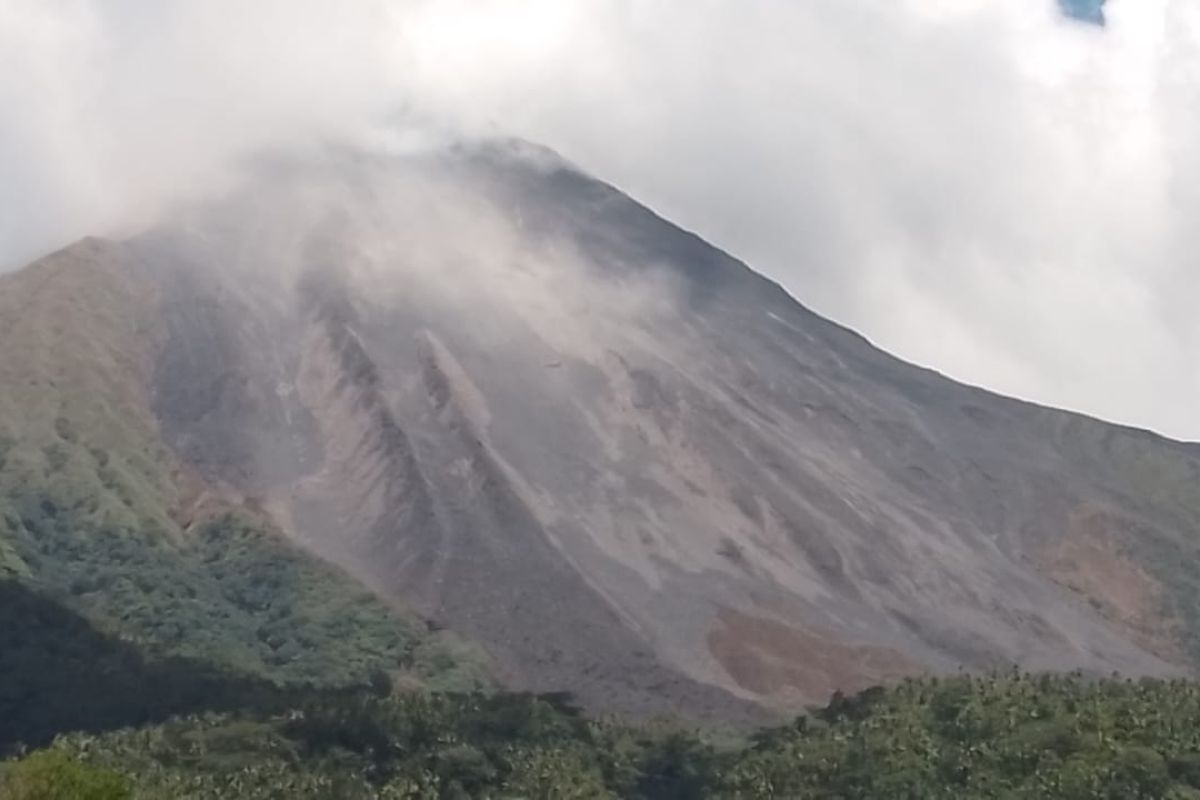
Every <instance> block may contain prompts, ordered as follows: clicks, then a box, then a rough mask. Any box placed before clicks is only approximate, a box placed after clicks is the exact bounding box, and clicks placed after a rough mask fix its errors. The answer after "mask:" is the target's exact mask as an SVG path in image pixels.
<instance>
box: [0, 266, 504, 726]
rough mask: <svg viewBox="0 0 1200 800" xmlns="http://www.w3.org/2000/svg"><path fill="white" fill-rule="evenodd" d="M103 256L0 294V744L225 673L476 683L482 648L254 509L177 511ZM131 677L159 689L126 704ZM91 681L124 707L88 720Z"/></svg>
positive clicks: (132, 299)
mask: <svg viewBox="0 0 1200 800" xmlns="http://www.w3.org/2000/svg"><path fill="white" fill-rule="evenodd" d="M110 247H112V246H110V245H103V244H99V243H96V244H88V243H85V244H84V245H81V246H77V247H76V248H72V249H71V250H69V251H64V253H63V254H60V255H58V256H56V257H51V259H50V260H49V261H50V262H51V263H46V262H43V263H42V264H39V265H37V266H35V267H33V268H31V269H28V270H25V271H24V272H22V273H19V274H17V275H14V276H9V277H6V278H4V279H3V281H4V285H3V291H0V319H2V320H4V325H3V330H0V335H3V336H4V347H3V348H0V594H2V595H3V598H4V600H5V602H4V603H3V604H0V645H2V646H0V720H3V724H0V749H2V748H3V747H5V746H7V745H11V744H12V743H14V742H16V741H24V742H26V743H38V742H39V741H41V740H43V739H44V738H45V737H47V736H49V735H51V734H53V733H54V732H57V731H58V730H68V729H72V728H89V727H92V728H94V727H97V726H98V725H100V723H99V722H98V719H97V718H99V719H100V720H103V721H104V724H108V723H115V722H125V723H135V722H139V721H144V720H145V719H152V718H157V717H161V716H162V715H164V714H167V713H177V712H179V711H182V710H189V709H195V708H197V707H199V708H203V707H204V706H203V705H201V706H197V705H196V704H194V703H188V702H183V701H182V700H181V698H180V696H179V693H180V692H184V691H185V685H186V683H187V682H188V680H191V679H192V678H194V677H195V676H197V675H209V676H210V678H209V679H206V680H207V683H206V684H205V685H207V686H210V687H215V686H217V685H218V683H220V684H222V685H224V684H228V682H229V681H228V680H227V676H228V675H236V676H238V680H239V681H242V682H243V683H250V682H253V681H264V682H266V683H268V684H271V685H277V686H312V687H347V686H364V685H367V684H368V683H370V682H371V681H372V680H378V677H379V676H380V675H384V676H387V677H388V679H389V680H398V681H408V682H410V683H412V684H414V685H423V686H428V687H431V688H445V689H457V690H478V689H480V688H482V687H485V686H487V685H488V684H489V678H488V676H487V669H486V663H485V659H484V658H483V656H482V655H481V654H480V652H479V651H477V650H476V649H475V648H472V647H469V646H467V645H466V644H464V643H462V642H461V641H458V640H456V639H455V638H454V637H453V636H451V635H449V634H447V633H443V632H434V631H430V630H429V629H428V628H427V626H426V625H425V623H424V622H423V621H422V620H419V619H417V618H415V617H413V616H411V615H407V614H404V613H402V612H400V611H397V610H395V609H393V608H390V607H388V606H387V605H385V604H384V603H383V602H381V601H380V600H378V599H377V598H376V597H375V596H374V595H373V594H371V593H370V592H368V591H367V590H366V589H365V588H364V587H362V586H361V585H359V584H358V583H357V582H355V581H354V580H353V579H351V578H350V577H348V576H346V575H345V574H344V573H342V572H340V571H339V570H337V569H335V568H333V567H332V566H329V565H327V564H325V563H323V562H321V561H319V560H317V559H315V558H314V557H312V556H310V555H308V554H307V553H305V552H303V551H301V550H299V549H297V548H295V547H293V546H292V545H291V544H290V543H289V542H288V541H287V540H286V539H285V538H284V537H283V536H282V535H281V534H280V533H279V532H278V531H277V530H276V529H274V528H273V526H272V525H271V524H270V523H269V521H268V520H267V519H266V518H265V517H264V516H263V515H261V514H258V513H254V512H253V511H251V510H245V509H241V508H237V507H234V506H232V505H229V506H228V507H227V508H225V509H224V510H222V509H221V507H220V505H219V504H218V505H217V507H216V510H212V509H210V510H209V511H208V512H207V513H205V514H204V515H201V516H198V517H197V518H196V519H195V520H188V521H186V522H184V521H179V520H177V519H176V517H177V516H178V513H177V510H178V508H179V505H180V496H181V494H182V492H181V490H180V489H179V487H178V485H177V484H178V482H179V479H178V476H179V474H180V471H179V466H178V464H177V463H176V462H175V460H174V459H173V456H172V455H171V454H170V453H168V452H167V451H166V450H165V449H164V448H163V447H162V446H161V444H160V443H159V440H158V436H157V430H156V427H155V424H154V421H153V418H152V416H151V414H150V412H149V410H148V408H147V401H146V398H145V394H146V392H145V388H144V385H143V378H144V374H145V371H146V369H147V367H146V362H147V360H148V359H149V358H150V354H151V352H152V349H153V344H154V341H155V333H154V331H153V329H152V328H150V327H149V326H148V325H147V324H146V323H144V322H143V318H144V317H148V316H149V314H147V313H146V311H145V309H147V308H148V306H150V305H152V303H153V301H154V298H153V297H152V296H146V293H145V292H144V291H142V289H141V288H140V287H139V284H138V283H137V282H136V281H135V280H134V279H133V277H132V276H131V275H130V274H128V271H127V270H122V269H119V268H118V267H117V266H115V265H110V264H109V262H110V261H112V260H115V259H114V258H110V257H109V256H108V255H107V253H108V250H109V248H110ZM184 665H185V666H186V668H183V666H184ZM105 669H107V670H108V672H107V673H106V672H105V671H104V670H105ZM184 675H186V676H188V680H183V679H182V678H183V676H184ZM138 681H142V682H145V681H150V684H151V685H152V686H154V687H156V691H158V692H160V693H161V694H162V695H163V696H161V697H152V698H148V699H147V698H140V699H139V697H138V686H137V682H138ZM89 684H91V685H92V686H93V687H94V686H104V687H106V688H107V689H108V690H109V692H110V694H112V696H113V697H114V698H116V697H120V698H122V699H123V701H125V702H126V703H127V704H128V705H129V709H130V711H129V713H127V714H124V715H122V713H120V712H119V709H118V706H119V705H120V704H119V703H117V702H116V701H115V700H113V702H112V703H110V704H109V706H111V707H107V708H106V709H104V710H97V708H96V704H95V702H93V701H90V700H88V697H89V696H90V695H91V694H93V692H92V691H91V690H90V689H89ZM51 689H53V692H52V693H50V690H51ZM218 694H220V693H218ZM226 694H227V695H228V696H227V697H226V701H225V705H226V707H228V706H231V705H236V704H237V701H236V700H235V699H234V695H235V694H236V693H226ZM165 698H173V699H169V700H168V699H165ZM93 700H94V698H93ZM48 702H49V703H50V704H51V705H54V706H55V707H56V708H57V709H58V712H56V713H55V714H50V715H48V714H47V712H46V704H47V703H48ZM72 709H74V712H72ZM139 709H140V710H139ZM72 713H74V717H72ZM48 719H53V724H51V723H49V722H47V720H48ZM56 726H57V727H56Z"/></svg>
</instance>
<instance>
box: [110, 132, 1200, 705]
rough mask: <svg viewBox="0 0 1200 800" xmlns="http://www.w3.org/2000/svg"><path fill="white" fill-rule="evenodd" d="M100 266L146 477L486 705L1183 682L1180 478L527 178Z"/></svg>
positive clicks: (268, 190)
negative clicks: (433, 649) (467, 645)
mask: <svg viewBox="0 0 1200 800" xmlns="http://www.w3.org/2000/svg"><path fill="white" fill-rule="evenodd" d="M121 248H122V250H123V252H124V254H125V258H127V259H128V261H129V263H130V264H135V265H137V266H136V270H137V272H138V274H139V275H142V276H144V278H143V279H144V280H148V281H151V282H152V283H153V284H154V285H155V286H156V290H155V291H156V297H157V300H156V302H157V303H158V305H159V310H158V312H157V313H158V316H159V319H160V321H161V331H160V333H159V334H158V339H159V343H158V344H157V351H156V354H155V356H154V359H155V360H154V363H155V367H154V390H153V409H154V413H155V416H156V418H157V419H158V421H159V425H160V429H161V431H162V435H163V437H164V440H165V441H166V442H167V444H168V445H169V446H170V447H171V448H172V449H173V450H174V452H175V453H177V454H178V456H179V457H180V458H181V459H183V460H184V461H185V462H187V463H188V464H190V465H191V466H192V467H193V468H194V470H195V473H196V474H197V475H198V476H200V479H202V480H203V481H205V482H206V484H207V485H208V486H209V487H211V488H212V490H213V491H214V492H217V493H219V494H221V495H222V496H226V497H232V496H238V497H244V498H247V499H248V500H249V501H251V502H252V503H253V505H254V506H255V507H256V508H262V509H265V511H266V512H267V513H269V514H270V515H271V517H272V518H273V520H274V521H275V522H276V523H277V524H278V525H279V526H280V527H281V528H282V529H283V530H285V531H287V532H288V533H289V534H290V535H292V536H293V537H294V538H295V539H296V541H298V542H300V543H302V544H303V545H304V546H305V547H307V548H309V549H311V550H312V551H313V552H315V553H317V554H318V555H320V556H322V557H324V558H326V559H329V560H331V561H333V562H335V563H337V564H339V565H341V566H342V567H344V568H345V569H347V570H348V571H350V572H351V573H352V574H354V575H355V576H357V577H358V578H359V579H361V580H362V581H364V582H365V583H366V584H368V585H369V586H371V587H372V588H373V589H375V590H376V591H377V592H379V593H380V594H382V595H384V596H386V597H388V598H391V599H394V600H395V601H397V602H400V603H403V604H404V605H406V606H409V607H412V608H414V609H416V610H417V611H419V612H420V613H422V614H424V615H427V616H428V617H430V618H432V619H433V620H436V621H437V622H438V623H440V624H443V625H445V626H447V627H449V628H451V629H453V630H455V631H457V632H459V633H461V634H464V635H466V636H468V637H470V638H472V639H474V640H476V641H478V642H480V643H482V644H483V645H484V646H485V647H486V648H487V650H488V651H489V652H490V653H491V655H492V656H493V657H494V659H495V661H496V663H497V664H498V665H499V668H500V670H501V671H502V674H503V677H504V678H506V679H507V680H508V681H509V682H510V684H511V685H513V686H515V687H523V688H530V689H536V690H567V691H571V692H573V693H575V694H576V695H577V696H578V697H579V698H580V699H581V700H582V701H583V702H585V703H586V704H587V705H588V706H590V707H592V708H595V709H608V710H616V711H632V712H641V713H656V712H660V711H665V710H668V709H670V708H674V707H679V708H683V709H685V710H686V711H687V712H689V713H695V714H700V715H709V716H717V717H721V716H725V717H734V716H741V715H743V714H744V713H745V710H744V709H745V706H744V702H745V701H746V700H751V701H757V702H760V703H765V704H768V705H773V706H778V705H792V706H794V705H798V704H800V703H803V702H808V701H818V700H822V699H824V698H825V697H826V696H827V695H828V694H829V693H830V692H831V691H833V690H835V689H843V690H853V689H857V688H861V687H863V686H865V685H868V684H872V683H876V682H880V681H886V680H889V679H894V678H897V677H899V676H903V675H907V674H912V673H917V672H921V671H925V670H955V669H958V668H960V667H966V668H971V669H988V668H993V667H1002V666H1005V665H1009V664H1013V663H1016V664H1020V665H1022V666H1024V667H1027V668H1033V669H1044V668H1048V669H1073V668H1081V669H1085V670H1096V671H1103V672H1108V671H1112V670H1119V671H1121V672H1124V673H1134V674H1145V673H1150V674H1171V673H1175V672H1180V671H1184V670H1187V669H1189V668H1190V664H1191V663H1192V660H1193V656H1194V654H1195V652H1196V647H1195V639H1194V636H1195V634H1196V633H1197V631H1198V630H1200V626H1197V624H1196V618H1197V613H1196V608H1195V600H1196V598H1197V597H1200V566H1197V565H1196V562H1195V561H1194V559H1195V556H1196V552H1197V531H1198V526H1200V489H1198V488H1197V486H1198V484H1197V478H1198V477H1200V448H1195V447H1191V446H1187V445H1181V444H1177V443H1172V442H1169V441H1166V440H1163V439H1159V438H1157V437H1154V436H1152V435H1149V434H1145V433H1141V432H1137V431H1132V430H1127V429H1122V428H1118V427H1114V426H1110V425H1106V424H1103V423H1100V422H1097V421H1093V420H1089V419H1086V418H1083V417H1079V416H1075V415H1071V414H1067V413H1063V412H1057V411H1052V410H1047V409H1043V408H1039V407H1035V406H1032V405H1028V404H1024V403H1020V402H1016V401H1012V400H1008V399H1005V398H1002V397H998V396H995V395H993V394H989V393H987V392H985V391H981V390H977V389H973V388H969V387H966V386H963V385H960V384H957V383H954V382H952V381H950V380H947V379H945V378H943V377H941V376H939V375H937V374H935V373H933V372H930V371H927V370H923V369H919V368H917V367H913V366H911V365H909V364H905V363H903V362H901V361H898V360H896V359H894V358H892V357H890V356H888V355H887V354H885V353H883V352H881V351H880V350H878V349H876V348H875V347H873V346H872V345H871V344H869V343H868V342H867V341H866V340H864V339H863V338H861V337H859V336H858V335H856V334H854V333H853V332H851V331H848V330H846V329H844V328H842V327H839V326H837V325H835V324H832V323H830V322H828V321H826V320H824V319H822V318H820V317H818V316H816V315H814V314H813V313H811V312H809V311H807V310H806V309H805V308H803V307H802V306H801V305H799V304H798V303H796V302H795V301H794V300H793V299H792V298H790V297H789V296H788V295H787V294H786V293H785V292H784V291H783V290H781V289H780V288H779V287H778V286H776V285H775V284H773V283H771V282H769V281H767V280H766V279H764V278H762V277H761V276H759V275H757V274H755V273H754V272H752V271H751V270H750V269H748V268H747V267H746V266H745V265H743V264H741V263H740V262H738V261H736V260H734V259H733V258H731V257H729V256H727V255H725V254H724V253H722V252H720V251H718V250H716V249H714V248H712V247H710V246H709V245H707V244H705V243H704V242H703V241H701V240H700V239H698V238H696V237H695V236H693V235H691V234H689V233H687V232H685V231H682V230H680V229H679V228H677V227H675V226H673V225H671V224H670V223H668V222H666V221H664V220H662V219H661V218H659V217H657V216H656V215H654V214H653V213H652V212H650V211H649V210H647V209H646V208H644V207H642V206H640V205H638V204H637V203H636V202H634V201H633V200H631V199H629V198H628V197H626V196H625V195H623V194H621V193H620V192H618V191H616V190H615V189H613V188H611V187H610V186H607V185H605V184H603V183H600V182H598V181H596V180H593V179H592V178H590V177H587V176H585V175H583V174H581V173H580V172H579V171H577V170H575V169H573V168H572V167H570V166H569V165H567V164H564V163H562V162H561V161H559V160H558V159H556V158H555V157H553V156H552V155H550V154H547V153H544V152H541V151H538V150H535V149H533V148H528V147H520V146H487V147H475V148H460V149H458V150H454V151H448V152H442V153H437V154H424V155H420V156H412V155H408V156H387V157H384V156H372V155H363V154H361V153H352V152H338V153H333V154H329V155H327V156H323V157H321V158H319V159H311V160H306V161H299V160H298V161H294V162H288V161H282V160H281V161H277V162H274V163H271V164H265V165H262V166H260V168H259V169H258V170H257V173H256V175H255V177H254V178H253V179H252V180H250V181H248V182H247V184H246V185H245V186H244V187H243V188H242V189H241V190H239V191H238V192H236V193H235V194H233V195H232V196H231V197H228V198H226V199H225V200H223V201H221V202H218V203H213V204H210V205H208V206H205V207H203V208H197V209H192V210H191V211H190V212H188V213H185V214H181V215H179V216H178V217H177V218H175V219H174V220H173V221H171V222H169V223H166V224H163V225H161V226H160V227H158V228H157V229H156V230H154V231H153V232H151V233H148V234H146V235H143V236H140V237H138V238H136V239H134V240H132V241H130V242H127V243H124V244H123V245H121ZM131 269H133V267H131ZM1193 591H1195V593H1194V594H1193Z"/></svg>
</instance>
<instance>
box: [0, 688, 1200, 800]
mask: <svg viewBox="0 0 1200 800" xmlns="http://www.w3.org/2000/svg"><path fill="white" fill-rule="evenodd" d="M49 752H50V753H52V754H53V758H54V759H55V761H53V762H52V763H56V764H58V765H59V768H60V769H63V770H66V771H68V772H70V773H71V774H72V775H74V774H75V772H77V771H78V770H85V771H89V774H94V775H95V776H96V778H95V779H96V780H97V781H108V782H109V783H111V781H112V776H114V775H115V776H119V778H120V779H121V780H123V781H125V784H124V787H123V792H124V793H123V794H113V795H99V794H97V795H94V796H96V797H104V798H109V797H111V798H119V797H134V798H194V799H195V800H201V799H204V800H208V799H210V798H211V799H212V800H216V799H217V798H228V797H238V798H246V799H247V800H255V799H256V798H277V797H288V798H326V797H338V798H346V799H347V800H355V799H356V798H364V799H365V798H430V799H431V800H432V799H433V798H438V799H439V800H442V799H447V798H543V799H544V800H552V799H553V800H558V799H559V798H597V799H598V798H633V799H634V800H672V799H682V798H719V799H722V800H733V799H734V798H780V799H782V798H795V799H797V800H801V799H803V798H825V799H828V800H835V798H839V799H840V798H845V799H848V798H881V799H883V798H887V799H888V800H903V799H905V798H911V799H912V800H917V799H918V798H920V799H922V800H923V799H926V798H945V799H946V800H951V799H952V798H953V799H954V800H972V799H973V798H981V799H982V798H1006V799H1009V800H1018V799H1019V798H1030V799H1031V800H1032V798H1049V797H1053V798H1064V799H1065V800H1074V799H1076V798H1078V800H1083V799H1084V798H1088V799H1089V800H1093V799H1095V798H1112V799H1113V800H1118V798H1119V799H1120V800H1131V799H1136V798H1175V800H1183V799H1184V798H1197V797H1200V686H1198V685H1197V684H1195V683H1190V682H1184V681H1175V682H1161V681H1150V680H1146V681H1138V682H1130V681H1124V680H1120V679H1113V680H1101V681H1093V680H1087V679H1083V678H1080V677H1077V676H1058V677H1050V676H1030V675H1020V674H1012V675H997V676H990V677H982V678H972V677H966V676H963V677H955V678H950V679H945V680H940V681H939V680H935V679H926V680H911V681H908V682H905V683H903V684H900V685H898V686H895V687H893V688H888V689H882V688H881V689H873V690H869V691H867V692H864V693H862V694H860V695H858V696H856V697H852V698H845V697H840V696H836V697H835V698H834V699H833V701H832V702H831V703H830V704H829V705H828V706H827V707H825V708H823V709H821V710H819V711H816V712H814V713H813V714H812V715H810V716H806V717H802V718H800V719H798V720H797V721H796V722H795V723H794V724H791V725H788V726H785V727H780V728H776V729H770V730H764V731H762V732H760V733H758V734H756V735H755V736H753V737H751V738H750V739H749V740H748V741H745V742H741V743H729V742H726V743H724V744H714V743H713V742H711V741H706V740H705V739H704V738H702V737H701V736H699V735H697V734H694V733H691V732H687V731H682V730H679V729H673V728H670V727H667V726H642V727H629V726H623V725H619V724H611V723H600V722H590V721H588V720H585V719H583V718H582V717H580V716H579V715H578V714H577V713H576V712H575V711H574V710H573V709H571V708H570V706H569V705H567V704H565V703H564V702H563V699H562V698H556V697H541V698H539V697H530V696H522V695H505V694H499V695H492V696H487V697H485V696H480V695H457V696H454V695H444V694H428V693H405V694H398V695H390V696H388V695H384V694H382V693H379V694H376V695H368V694H365V693H364V694H360V695H357V696H353V697H351V696H348V695H344V696H340V697H337V698H321V697H317V696H313V697H310V698H309V699H308V700H307V701H306V702H303V703H301V704H299V705H297V706H296V707H295V708H293V709H292V710H290V711H289V712H287V713H275V714H253V713H232V714H207V715H200V716H191V717H184V718H178V719H172V720H170V721H168V722H165V723H162V724H158V725H154V726H151V727H145V728H141V729H128V730H121V731H115V732H111V733H107V734H104V735H102V736H99V737H96V736H89V735H80V734H77V735H71V736H66V737H63V738H61V739H60V740H59V741H58V742H57V743H56V744H55V745H54V747H53V748H52V749H51V750H50V751H49ZM50 758H51V757H50V756H47V755H45V754H44V753H41V754H35V755H34V756H33V759H34V761H33V764H32V766H28V767H27V766H25V763H24V762H19V761H18V762H10V763H9V764H8V765H7V770H8V773H9V775H10V777H9V778H8V780H10V781H12V782H16V781H18V780H22V779H23V778H22V775H23V774H24V772H25V771H31V772H33V771H36V770H41V769H44V768H45V764H46V762H47V760H48V759H50ZM2 769H4V768H3V767H0V770H2ZM0 774H3V773H0ZM4 780H5V778H3V777H0V786H3V785H4V783H3V781H4ZM59 796H60V795H53V794H46V795H31V797H39V798H41V797H59ZM61 796H64V797H65V796H67V795H61ZM70 796H72V797H74V796H75V795H70Z"/></svg>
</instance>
